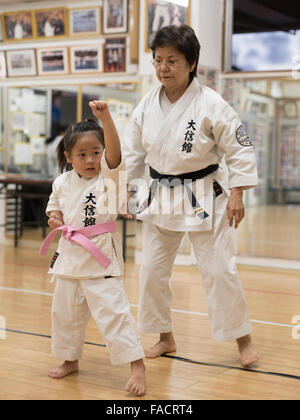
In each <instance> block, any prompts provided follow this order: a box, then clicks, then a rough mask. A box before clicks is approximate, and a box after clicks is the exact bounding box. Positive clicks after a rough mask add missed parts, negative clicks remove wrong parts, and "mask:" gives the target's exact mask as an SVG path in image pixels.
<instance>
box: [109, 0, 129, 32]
mask: <svg viewBox="0 0 300 420" xmlns="http://www.w3.org/2000/svg"><path fill="white" fill-rule="evenodd" d="M127 25H128V0H103V33H104V34H117V33H124V32H127V31H128V27H127Z"/></svg>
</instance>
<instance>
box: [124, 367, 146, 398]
mask: <svg viewBox="0 0 300 420" xmlns="http://www.w3.org/2000/svg"><path fill="white" fill-rule="evenodd" d="M125 391H127V392H129V393H130V394H132V395H135V396H137V397H141V396H142V395H144V394H145V392H146V375H145V365H144V362H143V359H140V360H136V361H134V362H132V363H131V376H130V378H129V380H128V382H127V384H126V386H125Z"/></svg>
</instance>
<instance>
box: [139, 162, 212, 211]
mask: <svg viewBox="0 0 300 420" xmlns="http://www.w3.org/2000/svg"><path fill="white" fill-rule="evenodd" d="M218 168H219V165H210V166H207V167H206V168H204V169H200V170H199V171H195V172H188V173H185V174H181V175H164V174H160V173H159V172H157V171H156V170H155V169H153V168H151V166H150V176H151V178H152V179H153V181H152V184H151V185H150V191H149V196H148V199H147V200H146V201H145V202H144V203H143V205H142V206H141V208H140V209H139V211H138V212H139V213H140V212H142V211H143V210H145V209H146V208H147V207H149V206H150V204H151V201H152V199H153V197H154V194H155V192H156V189H157V185H158V183H160V184H162V185H164V186H166V187H168V188H173V187H176V186H177V185H184V186H185V189H186V191H187V194H188V198H189V200H190V203H191V206H192V208H193V211H194V214H195V215H196V216H198V217H200V219H206V218H207V217H209V214H207V213H206V211H205V210H204V208H203V207H202V206H201V205H200V204H199V203H198V201H197V199H196V197H195V195H194V193H193V192H192V190H191V189H190V188H189V187H188V185H187V183H190V182H194V181H197V179H202V178H204V177H206V176H207V175H210V174H212V173H213V172H215V171H216V170H217V169H218Z"/></svg>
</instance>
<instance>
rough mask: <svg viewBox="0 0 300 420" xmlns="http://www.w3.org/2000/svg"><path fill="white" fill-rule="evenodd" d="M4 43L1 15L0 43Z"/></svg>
mask: <svg viewBox="0 0 300 420" xmlns="http://www.w3.org/2000/svg"><path fill="white" fill-rule="evenodd" d="M2 41H3V34H2V18H1V14H0V42H2Z"/></svg>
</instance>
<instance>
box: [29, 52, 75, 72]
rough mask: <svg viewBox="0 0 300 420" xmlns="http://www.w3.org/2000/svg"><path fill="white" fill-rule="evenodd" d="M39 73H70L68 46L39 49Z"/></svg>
mask: <svg viewBox="0 0 300 420" xmlns="http://www.w3.org/2000/svg"><path fill="white" fill-rule="evenodd" d="M37 62H38V73H39V75H40V76H45V75H49V74H50V75H53V74H58V75H60V74H68V73H69V55H68V48H67V47H60V46H57V47H51V48H38V49H37Z"/></svg>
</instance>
